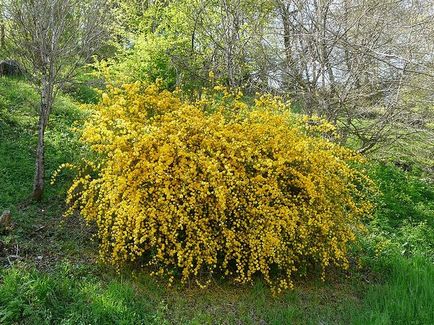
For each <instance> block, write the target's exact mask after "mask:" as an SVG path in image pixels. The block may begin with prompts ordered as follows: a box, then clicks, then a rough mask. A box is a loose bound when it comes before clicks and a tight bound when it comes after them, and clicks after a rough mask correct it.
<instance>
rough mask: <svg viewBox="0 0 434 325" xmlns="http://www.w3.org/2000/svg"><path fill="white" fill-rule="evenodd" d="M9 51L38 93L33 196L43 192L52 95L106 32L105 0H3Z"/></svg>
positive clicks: (92, 51) (103, 39) (35, 197)
mask: <svg viewBox="0 0 434 325" xmlns="http://www.w3.org/2000/svg"><path fill="white" fill-rule="evenodd" d="M5 9H6V17H7V19H8V20H9V23H10V30H8V33H7V35H8V36H9V40H10V43H11V55H12V56H13V57H14V58H17V59H18V60H19V61H20V63H21V64H22V65H23V67H24V68H25V70H26V72H27V73H28V76H29V77H30V80H31V81H32V82H33V83H34V84H35V85H36V86H37V88H38V90H39V92H40V96H41V102H40V108H39V123H38V144H37V148H36V164H35V179H34V186H33V194H32V197H33V198H34V199H36V200H40V199H41V198H42V195H43V191H44V176H45V175H44V174H45V172H44V156H45V154H44V153H45V150H44V135H45V130H46V128H47V125H48V120H49V116H50V113H51V109H52V106H53V101H54V99H55V97H56V94H57V92H58V90H59V89H61V88H62V86H64V85H65V83H68V82H70V81H71V80H72V79H73V77H74V76H75V73H76V72H77V69H78V68H79V67H80V66H82V65H83V64H85V63H87V62H88V61H89V59H90V58H91V56H92V55H93V54H94V53H95V52H96V51H97V50H98V49H99V48H100V46H101V45H102V44H103V43H104V41H105V40H106V39H107V37H108V35H109V34H108V28H107V26H108V25H107V24H108V18H109V13H110V11H109V9H110V8H109V7H108V6H107V4H106V1H104V0H84V1H82V0H6V1H5Z"/></svg>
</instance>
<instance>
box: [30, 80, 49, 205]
mask: <svg viewBox="0 0 434 325" xmlns="http://www.w3.org/2000/svg"><path fill="white" fill-rule="evenodd" d="M51 89H52V87H51V85H50V83H49V82H48V81H47V80H46V78H43V80H42V91H41V107H40V112H39V123H38V145H37V147H36V161H35V179H34V182H33V193H32V197H33V199H35V200H37V201H40V200H41V199H42V195H43V193H44V178H45V165H44V160H45V128H46V127H47V123H48V117H49V115H50V110H51V104H52V97H53V92H52V91H51Z"/></svg>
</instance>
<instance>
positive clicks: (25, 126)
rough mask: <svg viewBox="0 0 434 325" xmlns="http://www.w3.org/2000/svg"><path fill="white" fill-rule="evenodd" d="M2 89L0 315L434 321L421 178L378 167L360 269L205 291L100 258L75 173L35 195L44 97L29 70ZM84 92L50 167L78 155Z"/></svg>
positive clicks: (65, 107)
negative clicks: (81, 213)
mask: <svg viewBox="0 0 434 325" xmlns="http://www.w3.org/2000/svg"><path fill="white" fill-rule="evenodd" d="M0 90H1V91H0V157H1V159H0V210H3V209H11V210H12V214H13V221H14V229H13V231H12V232H11V233H8V234H3V235H0V265H1V266H0V267H1V269H0V324H17V323H18V324H165V323H166V324H351V323H352V324H432V323H434V308H432V306H433V305H434V267H433V261H434V253H433V252H434V189H433V186H432V184H430V183H429V182H427V181H425V180H422V179H421V177H420V175H412V174H409V173H406V172H403V171H401V170H400V169H398V168H396V167H394V166H392V165H384V164H378V163H373V164H372V165H371V166H370V167H369V170H370V173H371V176H372V177H373V178H374V179H375V180H376V181H377V183H378V184H379V187H380V189H381V190H382V192H383V193H384V194H383V196H381V197H380V198H379V199H378V205H379V209H378V210H377V212H376V214H375V216H374V217H373V219H372V220H370V221H368V222H367V228H368V233H367V234H366V235H365V236H363V237H361V238H360V240H359V241H358V243H357V244H356V245H354V247H353V248H352V252H353V254H354V256H355V257H357V258H359V259H360V261H361V267H360V268H358V267H356V266H353V267H352V268H351V269H350V270H349V271H348V272H335V271H332V272H331V273H330V276H329V278H328V279H327V281H326V282H325V283H324V282H321V281H320V280H318V279H316V278H306V279H301V280H298V281H297V283H296V289H294V290H293V291H289V292H286V293H284V294H282V295H280V296H277V297H273V296H272V294H271V292H270V290H269V289H268V288H267V287H266V286H265V285H264V283H263V282H262V281H261V280H260V279H258V280H256V281H255V283H254V284H253V285H251V286H240V287H237V286H235V285H231V284H229V283H227V282H225V281H220V280H216V282H215V283H213V284H211V286H210V287H209V288H207V289H205V290H202V289H200V288H197V287H196V286H194V285H191V286H187V287H179V286H177V285H175V287H172V288H169V287H167V286H166V284H165V283H164V282H159V281H157V280H155V279H153V278H151V277H149V276H148V275H147V273H146V271H139V270H132V271H131V270H130V271H124V272H122V273H120V274H119V273H116V272H115V271H114V270H113V269H111V268H110V267H108V266H103V265H100V264H99V263H98V259H97V244H96V243H95V242H94V241H93V237H92V229H91V227H88V226H86V225H85V224H84V223H83V221H82V220H81V219H80V218H79V217H77V216H74V217H72V218H71V219H64V218H63V217H62V212H63V211H64V196H65V189H66V188H67V186H68V184H69V182H70V180H71V175H68V174H67V173H62V175H61V178H60V179H59V181H58V182H57V183H56V184H55V185H54V186H52V185H50V184H49V183H47V191H46V195H45V197H44V200H43V201H42V202H40V203H33V202H30V201H28V200H27V199H28V197H29V194H30V192H31V188H32V180H33V164H34V162H33V159H34V158H33V155H34V148H35V144H36V121H37V103H38V96H37V94H36V93H35V92H34V90H33V89H32V88H31V87H30V86H29V85H28V84H27V83H26V82H24V81H23V80H19V79H7V78H0ZM83 92H84V95H83ZM83 92H81V93H80V94H78V95H77V94H75V95H74V93H73V92H72V93H71V94H72V95H74V96H75V97H74V98H72V97H70V96H60V97H59V98H58V99H57V101H56V103H55V107H54V110H53V115H52V117H51V119H50V125H49V128H48V130H47V161H46V163H47V175H48V176H49V175H50V174H51V173H52V172H53V171H54V170H55V169H56V168H57V167H58V166H59V165H60V164H61V163H64V162H71V161H75V160H76V159H78V158H79V154H80V151H81V147H80V144H79V142H78V141H77V138H76V136H75V135H74V134H73V132H72V131H71V129H70V128H71V126H72V125H74V123H78V124H79V123H80V121H81V120H82V119H83V116H84V115H85V112H83V111H82V110H81V109H79V108H78V106H77V104H75V101H81V102H82V101H83V98H87V96H88V94H91V92H90V91H88V90H84V91H83ZM72 95H71V96H72ZM83 96H84V97H83ZM91 97H92V96H90V98H91ZM0 212H1V211H0Z"/></svg>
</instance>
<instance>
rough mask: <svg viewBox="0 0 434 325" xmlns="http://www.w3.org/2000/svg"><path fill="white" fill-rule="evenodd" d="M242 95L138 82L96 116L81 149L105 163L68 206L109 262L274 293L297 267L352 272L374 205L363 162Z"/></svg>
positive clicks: (82, 181) (88, 175)
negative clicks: (353, 248) (199, 94)
mask: <svg viewBox="0 0 434 325" xmlns="http://www.w3.org/2000/svg"><path fill="white" fill-rule="evenodd" d="M226 97H228V96H226ZM241 97H242V96H241V95H240V94H239V93H237V94H235V95H234V96H233V98H232V101H226V102H224V101H220V102H218V101H216V100H215V99H213V97H212V96H207V97H205V98H202V99H200V100H197V101H193V102H191V101H187V100H183V99H182V98H181V96H180V94H179V93H177V92H175V93H171V92H169V91H165V90H160V89H159V87H158V85H150V86H144V85H140V84H137V83H136V84H127V85H124V86H123V87H121V88H109V89H108V91H107V93H106V94H104V95H103V99H102V102H101V103H100V104H98V105H96V106H94V107H93V108H94V114H93V115H92V117H91V118H90V119H89V120H88V121H87V123H86V124H85V125H84V128H83V134H82V140H83V141H84V143H86V144H87V145H88V146H89V147H90V149H91V151H92V152H93V153H94V155H96V156H97V157H98V159H96V160H94V163H89V164H88V165H87V167H86V168H85V169H83V171H82V172H81V173H79V175H78V176H77V178H76V179H75V181H74V183H73V185H72V186H71V188H70V190H69V192H68V202H69V204H70V206H71V208H70V212H72V211H74V210H76V209H77V210H79V211H80V213H81V215H82V216H83V217H84V218H85V219H86V220H87V221H89V222H95V223H96V225H97V229H98V235H99V239H100V252H101V257H102V258H103V259H104V260H105V261H107V262H110V263H113V264H115V265H121V264H122V263H125V262H131V261H139V262H140V263H142V264H143V265H144V264H145V263H148V264H149V265H152V266H153V268H154V270H155V273H157V274H165V275H169V277H170V278H171V279H173V277H174V276H177V277H180V278H181V279H182V281H186V280H188V279H204V275H212V274H214V273H216V272H218V273H219V274H224V275H226V276H228V277H229V278H231V279H234V280H235V281H239V282H242V283H245V282H249V281H251V280H252V278H253V276H254V275H255V274H261V275H262V276H263V278H264V279H265V280H266V281H267V282H268V283H270V284H272V285H273V287H275V288H287V287H291V286H292V281H291V278H292V275H293V274H294V272H296V271H297V270H298V269H299V268H300V267H301V266H306V265H313V264H317V265H320V266H321V267H322V269H325V268H326V267H327V266H328V265H330V264H333V265H337V266H341V267H346V266H347V264H348V261H347V250H346V246H347V244H348V242H350V241H352V240H354V239H355V234H356V232H357V229H358V228H359V227H361V218H362V216H363V215H365V214H366V213H368V212H369V210H370V207H371V206H370V204H369V203H368V202H367V201H366V195H367V193H368V192H369V191H367V189H368V188H369V186H370V185H369V180H368V179H367V178H366V177H365V176H364V174H363V173H362V172H360V171H359V170H358V169H355V168H353V167H352V166H353V165H354V164H355V163H357V162H360V161H361V157H359V156H358V155H356V154H354V153H353V152H351V151H350V150H348V149H345V148H343V147H340V146H338V145H337V144H334V143H332V142H330V141H328V140H326V139H325V138H323V137H320V136H312V135H311V132H310V131H309V127H304V126H303V125H305V121H304V120H303V119H302V118H297V117H296V116H294V115H292V114H291V113H290V112H289V111H288V109H286V107H285V104H284V103H282V102H281V101H280V100H278V99H275V98H273V97H271V96H262V97H259V98H258V99H256V100H255V102H254V103H252V104H250V105H247V104H245V103H241ZM210 107H212V109H210ZM324 130H326V131H330V126H326V127H324Z"/></svg>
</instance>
